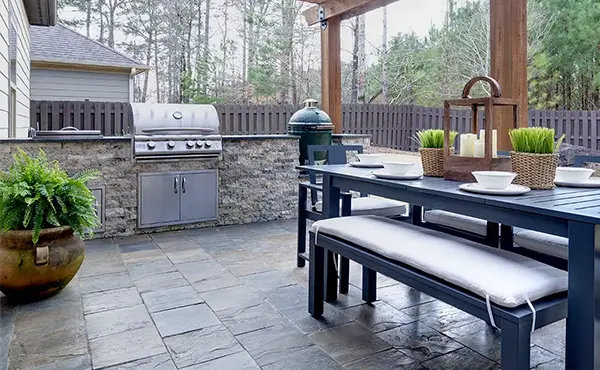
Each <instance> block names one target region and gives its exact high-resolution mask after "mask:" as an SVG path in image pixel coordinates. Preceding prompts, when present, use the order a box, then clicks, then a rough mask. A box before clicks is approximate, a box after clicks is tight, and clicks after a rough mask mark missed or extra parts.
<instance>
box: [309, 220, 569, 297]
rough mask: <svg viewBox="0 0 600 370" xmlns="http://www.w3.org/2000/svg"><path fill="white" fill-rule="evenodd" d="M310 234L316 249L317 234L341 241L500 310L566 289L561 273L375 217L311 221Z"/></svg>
mask: <svg viewBox="0 0 600 370" xmlns="http://www.w3.org/2000/svg"><path fill="white" fill-rule="evenodd" d="M312 229H313V230H314V231H316V233H317V235H316V238H317V239H316V242H317V244H318V243H319V236H320V235H323V234H327V235H330V236H333V237H336V238H340V239H344V240H346V241H348V242H350V243H352V244H355V245H357V246H359V247H362V248H365V249H369V250H371V251H373V252H375V253H377V254H379V255H381V256H384V257H387V258H389V259H392V260H396V261H399V262H402V263H404V264H407V265H410V266H412V267H413V268H415V269H418V270H420V271H423V272H425V273H428V274H430V275H434V276H436V277H438V278H440V279H443V280H446V281H448V282H449V283H452V284H454V285H456V286H459V287H461V288H463V289H466V290H468V291H471V292H473V293H474V294H477V295H479V296H481V297H483V298H485V297H486V295H489V296H490V300H491V301H492V302H494V303H496V304H498V305H500V306H504V307H517V306H520V305H521V304H524V303H526V302H527V300H528V299H529V300H530V301H534V300H537V299H540V298H542V297H545V296H548V295H551V294H554V293H558V292H563V291H566V290H567V273H566V272H565V271H561V270H559V269H556V268H554V267H552V266H548V265H545V264H543V263H540V262H538V261H535V260H533V259H531V258H527V257H525V256H521V255H518V254H516V253H511V252H508V251H505V250H501V249H496V248H491V247H486V246H483V245H480V244H477V243H475V242H471V241H468V240H464V239H462V238H458V237H454V236H451V235H447V234H444V233H441V232H438V231H434V230H428V229H424V228H420V227H417V226H414V225H410V224H407V223H403V222H400V221H395V220H391V219H387V218H383V217H377V216H354V217H341V218H331V219H326V220H321V221H317V222H315V223H314V224H313V225H312ZM342 254H343V253H342ZM357 262H359V263H360V261H357Z"/></svg>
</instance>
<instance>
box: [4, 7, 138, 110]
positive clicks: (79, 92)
mask: <svg viewBox="0 0 600 370" xmlns="http://www.w3.org/2000/svg"><path fill="white" fill-rule="evenodd" d="M0 1H2V0H0ZM129 80H130V74H128V73H122V74H120V73H105V72H86V71H68V70H57V69H43V68H32V69H31V92H30V93H31V100H71V101H82V100H86V99H88V100H91V101H105V102H129V101H131V100H130V87H129V85H130V82H129Z"/></svg>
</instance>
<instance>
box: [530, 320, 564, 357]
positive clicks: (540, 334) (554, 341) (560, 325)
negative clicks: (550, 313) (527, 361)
mask: <svg viewBox="0 0 600 370" xmlns="http://www.w3.org/2000/svg"><path fill="white" fill-rule="evenodd" d="M566 323H567V321H566V320H561V321H559V322H556V323H554V324H552V325H548V326H546V327H543V328H541V329H538V330H536V331H534V332H533V334H531V342H532V343H533V344H536V345H538V346H540V347H542V348H543V349H545V350H547V351H550V352H552V353H554V354H555V355H558V356H561V357H564V355H565V343H566V342H565V335H566Z"/></svg>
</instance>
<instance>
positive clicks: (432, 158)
mask: <svg viewBox="0 0 600 370" xmlns="http://www.w3.org/2000/svg"><path fill="white" fill-rule="evenodd" d="M457 134H458V133H457V132H456V131H451V132H450V146H452V143H454V140H455V139H456V135H457ZM414 140H415V141H416V142H417V143H418V144H419V147H420V148H419V154H420V155H421V163H422V164H423V174H424V175H425V176H433V177H443V176H444V130H439V129H429V130H421V131H418V132H417V134H416V135H415V138H414ZM452 150H453V149H452V148H450V151H452Z"/></svg>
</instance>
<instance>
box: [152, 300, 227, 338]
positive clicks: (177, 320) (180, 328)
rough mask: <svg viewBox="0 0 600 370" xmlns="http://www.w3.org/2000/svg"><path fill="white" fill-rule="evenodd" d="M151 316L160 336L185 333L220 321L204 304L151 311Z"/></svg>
mask: <svg viewBox="0 0 600 370" xmlns="http://www.w3.org/2000/svg"><path fill="white" fill-rule="evenodd" d="M152 318H153V319H154V322H155V323H156V327H157V328H158V332H159V333H160V335H161V336H162V337H168V336H171V335H176V334H181V333H186V332H188V331H193V330H198V329H202V328H205V327H207V326H213V325H218V324H220V323H221V322H220V321H219V319H218V318H217V316H216V315H215V314H214V313H213V312H212V311H211V309H210V308H208V306H207V305H206V304H197V305H193V306H186V307H180V308H174V309H172V310H168V311H161V312H157V313H153V314H152Z"/></svg>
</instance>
